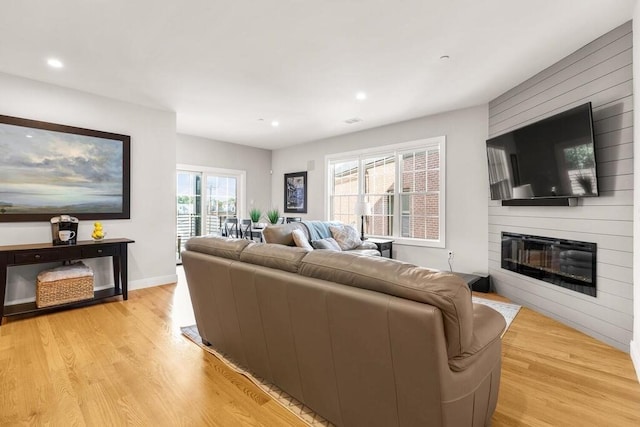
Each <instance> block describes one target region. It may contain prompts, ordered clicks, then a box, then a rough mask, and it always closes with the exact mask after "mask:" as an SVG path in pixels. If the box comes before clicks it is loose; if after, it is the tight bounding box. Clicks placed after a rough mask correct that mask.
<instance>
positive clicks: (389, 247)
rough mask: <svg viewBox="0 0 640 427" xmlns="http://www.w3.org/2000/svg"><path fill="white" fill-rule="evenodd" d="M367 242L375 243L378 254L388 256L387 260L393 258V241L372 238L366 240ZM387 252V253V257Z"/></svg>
mask: <svg viewBox="0 0 640 427" xmlns="http://www.w3.org/2000/svg"><path fill="white" fill-rule="evenodd" d="M365 242H371V243H375V244H376V246H377V247H378V252H380V255H382V256H386V257H387V258H393V240H391V239H378V238H375V237H370V238H368V239H367V240H365ZM385 252H386V253H387V254H386V255H385Z"/></svg>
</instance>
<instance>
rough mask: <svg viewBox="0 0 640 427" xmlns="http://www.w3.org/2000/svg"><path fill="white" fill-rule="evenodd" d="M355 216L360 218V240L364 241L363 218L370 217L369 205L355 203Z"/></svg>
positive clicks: (362, 202) (366, 203)
mask: <svg viewBox="0 0 640 427" xmlns="http://www.w3.org/2000/svg"><path fill="white" fill-rule="evenodd" d="M356 215H358V216H359V217H360V221H361V222H360V240H366V239H367V238H366V237H365V236H364V217H365V216H369V215H371V203H369V202H364V201H360V202H357V203H356Z"/></svg>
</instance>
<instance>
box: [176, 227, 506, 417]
mask: <svg viewBox="0 0 640 427" xmlns="http://www.w3.org/2000/svg"><path fill="white" fill-rule="evenodd" d="M182 260H183V264H184V269H185V273H186V277H187V282H188V285H189V292H190V294H191V300H192V303H193V308H194V312H195V317H196V322H197V326H198V330H199V332H200V335H201V336H202V339H203V340H204V341H205V342H206V343H208V344H209V345H212V346H214V347H215V348H216V349H217V350H218V351H221V352H223V353H225V354H226V355H228V356H229V357H231V358H232V359H234V360H235V361H236V362H238V363H240V364H241V365H244V366H245V367H247V368H249V369H250V370H251V371H253V372H254V373H255V374H256V375H258V376H259V377H262V378H264V379H265V380H267V381H269V382H272V383H274V384H275V385H277V386H278V387H280V388H281V389H283V390H284V391H286V392H287V393H289V394H290V395H292V396H293V397H295V398H296V399H298V400H299V401H301V402H303V403H304V404H305V405H307V406H309V407H310V408H312V409H313V410H314V411H315V412H316V413H318V414H319V415H321V416H323V417H325V418H326V419H328V420H329V421H331V422H332V423H334V424H336V425H338V426H367V427H371V426H384V427H389V426H485V425H489V424H490V420H491V415H492V414H493V412H494V410H495V407H496V402H497V398H498V389H499V385H500V365H501V340H500V334H501V332H502V330H503V329H504V327H505V321H504V319H503V318H502V316H501V315H500V314H499V313H497V312H496V311H494V310H492V309H491V308H488V307H486V306H483V305H477V304H472V302H471V295H470V291H469V288H468V287H467V285H466V284H465V283H464V282H463V281H462V280H461V279H460V278H458V277H457V276H455V275H452V274H449V273H443V272H438V271H434V270H429V269H426V268H421V267H416V266H413V265H410V264H406V263H402V262H399V261H395V260H390V259H387V258H381V257H371V256H362V255H357V254H351V253H344V252H343V253H340V252H332V251H328V250H314V251H307V250H305V249H302V248H296V247H288V246H283V245H278V244H256V243H253V242H249V241H248V240H237V239H236V240H226V239H222V238H218V237H198V238H192V239H190V240H189V241H188V242H187V244H186V251H185V252H183V254H182Z"/></svg>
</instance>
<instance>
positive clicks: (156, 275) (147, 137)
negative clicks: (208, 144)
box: [0, 73, 176, 303]
mask: <svg viewBox="0 0 640 427" xmlns="http://www.w3.org/2000/svg"><path fill="white" fill-rule="evenodd" d="M0 94H2V95H1V96H0V114H3V115H9V116H17V117H23V118H27V119H34V120H40V121H46V122H53V123H59V124H64V125H70V126H77V127H83V128H89V129H96V130H101V131H106V132H114V133H120V134H126V135H130V136H131V219H129V220H110V221H102V222H103V224H104V229H105V231H106V232H107V233H108V235H107V237H127V238H130V239H133V240H135V243H133V244H131V245H129V288H130V289H136V288H140V287H146V286H152V285H159V284H164V283H171V282H174V281H176V270H175V213H174V212H175V206H174V198H175V164H176V142H175V139H176V117H175V113H173V112H167V111H159V110H153V109H150V108H145V107H141V106H137V105H133V104H128V103H125V102H121V101H116V100H113V99H109V98H105V97H101V96H96V95H91V94H88V93H84V92H79V91H75V90H71V89H66V88H62V87H59V86H54V85H50V84H45V83H40V82H36V81H33V80H28V79H23V78H20V77H15V76H10V75H7V74H1V73H0ZM16 149H19V147H16ZM61 213H64V212H61ZM92 228H93V221H81V222H80V226H79V230H78V231H79V232H78V235H79V238H80V240H89V239H90V234H91V230H92ZM50 241H51V226H50V224H49V223H48V222H24V223H0V244H1V245H9V244H22V243H40V242H50ZM87 263H88V264H90V265H92V266H94V267H95V270H96V272H97V273H98V274H97V276H96V285H97V286H106V285H109V284H112V283H113V280H112V278H111V274H110V260H109V259H108V258H104V259H94V260H88V261H87ZM45 266H46V265H37V266H24V267H12V268H10V269H9V280H8V282H9V283H10V285H9V286H8V288H7V295H6V297H5V298H6V299H5V300H6V301H7V303H12V302H17V301H22V300H28V299H33V298H34V295H35V290H34V289H35V276H36V274H37V271H39V270H41V269H43V268H44V267H45Z"/></svg>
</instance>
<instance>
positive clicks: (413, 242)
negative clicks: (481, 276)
mask: <svg viewBox="0 0 640 427" xmlns="http://www.w3.org/2000/svg"><path fill="white" fill-rule="evenodd" d="M433 145H438V146H439V148H440V164H441V165H442V166H443V167H441V168H440V170H439V179H440V198H439V200H440V205H439V211H440V221H439V226H440V233H439V235H440V239H439V240H426V239H413V238H408V237H400V236H399V234H400V229H399V227H400V221H399V220H397V221H394V225H393V234H395V235H394V236H372V237H380V238H383V239H393V243H394V245H395V244H398V245H406V246H422V247H431V248H444V247H446V221H445V220H446V216H447V213H446V211H445V207H446V171H445V169H446V164H447V157H446V137H445V136H444V135H443V136H437V137H432V138H425V139H418V140H414V141H408V142H401V143H398V144H391V145H383V146H378V147H372V148H364V149H360V150H354V151H347V152H344V153H334V154H328V155H326V156H325V167H324V170H325V174H326V179H325V183H324V200H325V206H326V209H325V219H329V217H330V215H331V203H329V194H330V188H331V178H332V177H331V174H330V173H329V164H330V163H331V162H332V161H333V160H350V159H360V158H361V157H363V156H375V155H383V154H389V153H390V152H393V153H394V155H395V156H397V155H399V154H402V153H404V152H407V151H412V150H419V149H424V148H428V147H429V146H433ZM396 183H398V184H399V183H400V168H399V167H396ZM358 185H362V183H359V184H358ZM396 194H398V195H399V194H400V191H399V189H397V188H396ZM394 199H395V200H394V212H401V210H400V208H401V206H400V203H401V202H400V197H395V198H394Z"/></svg>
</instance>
